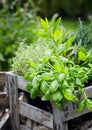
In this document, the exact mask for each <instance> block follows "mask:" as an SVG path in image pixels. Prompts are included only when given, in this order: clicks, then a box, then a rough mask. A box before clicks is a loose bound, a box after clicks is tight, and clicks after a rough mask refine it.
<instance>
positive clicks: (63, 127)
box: [52, 103, 68, 130]
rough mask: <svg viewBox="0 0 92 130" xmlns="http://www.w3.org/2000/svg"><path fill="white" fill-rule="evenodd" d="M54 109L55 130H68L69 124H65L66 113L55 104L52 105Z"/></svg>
mask: <svg viewBox="0 0 92 130" xmlns="http://www.w3.org/2000/svg"><path fill="white" fill-rule="evenodd" d="M52 108H53V127H54V130H68V122H63V114H64V112H63V111H61V110H60V109H58V108H57V106H56V105H55V104H54V103H52Z"/></svg>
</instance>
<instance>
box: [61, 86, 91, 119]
mask: <svg viewBox="0 0 92 130" xmlns="http://www.w3.org/2000/svg"><path fill="white" fill-rule="evenodd" d="M86 93H87V94H88V95H89V98H91V99H92V86H89V87H87V88H86ZM81 99H83V95H82V97H81ZM78 106H79V104H78V103H72V102H68V103H67V104H66V105H65V108H64V115H63V121H69V120H71V119H74V118H76V117H79V116H82V115H84V114H87V113H90V111H89V110H88V109H87V108H85V109H84V111H83V112H81V113H78V112H77V109H78Z"/></svg>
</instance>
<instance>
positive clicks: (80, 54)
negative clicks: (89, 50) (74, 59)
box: [78, 50, 87, 61]
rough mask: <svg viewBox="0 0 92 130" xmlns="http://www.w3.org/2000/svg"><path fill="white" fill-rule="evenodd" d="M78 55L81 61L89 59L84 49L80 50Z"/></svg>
mask: <svg viewBox="0 0 92 130" xmlns="http://www.w3.org/2000/svg"><path fill="white" fill-rule="evenodd" d="M78 56H79V57H78V59H79V60H81V61H86V59H87V55H86V54H85V53H84V52H83V51H82V50H80V51H79V53H78Z"/></svg>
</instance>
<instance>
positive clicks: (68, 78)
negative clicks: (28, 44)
mask: <svg viewBox="0 0 92 130" xmlns="http://www.w3.org/2000/svg"><path fill="white" fill-rule="evenodd" d="M60 23H61V18H59V19H57V20H56V22H55V20H53V19H52V21H51V22H49V21H48V20H47V19H45V20H43V19H41V25H42V29H41V30H40V31H39V32H38V35H39V37H41V40H42V41H44V43H45V45H48V47H49V49H47V50H46V51H45V52H44V55H43V56H42V57H41V59H40V60H39V63H36V62H34V61H33V60H31V61H30V63H29V65H30V66H29V68H31V69H29V71H28V72H27V73H26V75H25V78H26V80H28V81H29V83H28V85H27V90H28V91H30V96H31V98H32V99H34V98H36V96H41V98H42V100H50V101H52V102H54V103H55V104H56V105H57V106H58V107H59V108H60V109H63V106H64V104H65V103H67V101H72V102H75V103H77V102H80V105H79V109H78V111H79V112H81V111H82V110H83V109H84V107H85V106H87V108H88V109H89V110H92V102H91V100H90V99H88V95H87V94H86V92H85V83H86V82H87V81H88V79H89V77H90V78H91V73H92V71H91V70H92V69H91V68H92V63H91V62H90V61H91V58H92V52H91V51H90V52H88V53H87V52H85V49H82V48H80V50H79V51H78V58H77V59H78V61H77V63H75V62H74V59H75V52H76V50H77V49H78V46H77V45H73V44H72V43H73V42H74V41H75V39H76V36H75V35H74V36H69V33H64V30H63V27H61V26H60ZM85 53H86V54H85ZM38 55H39V54H38ZM75 93H76V94H75ZM81 95H84V96H83V97H84V98H83V99H82V100H80V99H81V98H80V99H79V98H78V97H81Z"/></svg>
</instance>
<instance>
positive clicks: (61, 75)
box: [58, 73, 66, 83]
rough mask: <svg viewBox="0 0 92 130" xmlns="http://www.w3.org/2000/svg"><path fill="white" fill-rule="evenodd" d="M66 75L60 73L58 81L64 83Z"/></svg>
mask: <svg viewBox="0 0 92 130" xmlns="http://www.w3.org/2000/svg"><path fill="white" fill-rule="evenodd" d="M65 77H66V75H65V74H64V73H60V74H59V75H58V81H59V82H60V83H62V82H63V81H64V80H65Z"/></svg>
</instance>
